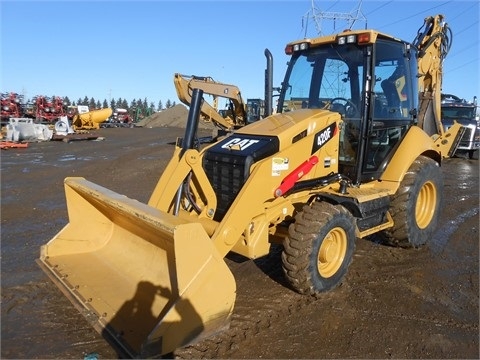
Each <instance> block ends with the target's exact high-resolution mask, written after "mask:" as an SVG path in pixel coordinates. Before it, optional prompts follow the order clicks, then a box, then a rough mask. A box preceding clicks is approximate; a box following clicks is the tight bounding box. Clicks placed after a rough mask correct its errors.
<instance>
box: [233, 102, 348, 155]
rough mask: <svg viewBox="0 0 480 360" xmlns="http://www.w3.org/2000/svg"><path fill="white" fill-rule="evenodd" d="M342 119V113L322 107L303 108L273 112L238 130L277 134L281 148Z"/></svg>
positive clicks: (244, 132)
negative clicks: (279, 112)
mask: <svg viewBox="0 0 480 360" xmlns="http://www.w3.org/2000/svg"><path fill="white" fill-rule="evenodd" d="M340 120H341V117H340V114H339V113H337V112H332V111H328V110H322V109H301V110H296V111H291V112H285V113H281V114H273V115H271V116H269V117H267V118H265V119H262V120H260V121H257V122H254V123H252V124H250V125H247V126H244V127H242V128H241V129H239V130H237V131H236V133H237V134H245V135H258V136H265V135H268V136H276V137H278V139H279V142H280V150H282V149H283V148H284V147H285V146H289V145H290V144H292V143H293V142H295V141H298V140H300V139H301V138H303V137H306V136H308V135H310V134H312V133H315V132H317V131H319V130H320V129H323V128H325V127H326V126H327V125H329V124H331V123H333V122H339V121H340Z"/></svg>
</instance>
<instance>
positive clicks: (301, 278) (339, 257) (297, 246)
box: [282, 202, 356, 295]
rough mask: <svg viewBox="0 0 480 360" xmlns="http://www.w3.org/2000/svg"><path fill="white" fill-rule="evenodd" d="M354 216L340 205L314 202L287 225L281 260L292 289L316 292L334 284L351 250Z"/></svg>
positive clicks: (347, 264) (337, 280) (343, 269)
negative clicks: (287, 233) (288, 226)
mask: <svg viewBox="0 0 480 360" xmlns="http://www.w3.org/2000/svg"><path fill="white" fill-rule="evenodd" d="M355 239H356V237H355V219H354V217H353V216H352V215H351V214H350V212H349V211H348V210H346V209H345V208H344V207H343V206H340V205H335V206H334V205H331V204H329V203H325V202H314V203H313V204H312V205H311V206H305V207H304V208H303V211H301V212H300V213H298V214H297V216H296V217H295V223H293V224H292V225H290V228H289V236H288V237H287V238H286V239H285V242H284V250H283V253H282V264H283V271H284V273H285V277H286V278H287V280H288V282H289V283H290V285H291V286H292V287H293V288H294V289H295V291H297V292H299V293H301V294H311V295H313V294H316V293H320V292H325V291H327V290H330V289H333V288H335V287H336V286H338V285H339V284H340V282H341V280H342V279H343V277H344V276H345V274H346V272H347V269H348V266H349V265H350V263H351V261H352V258H353V252H354V250H355Z"/></svg>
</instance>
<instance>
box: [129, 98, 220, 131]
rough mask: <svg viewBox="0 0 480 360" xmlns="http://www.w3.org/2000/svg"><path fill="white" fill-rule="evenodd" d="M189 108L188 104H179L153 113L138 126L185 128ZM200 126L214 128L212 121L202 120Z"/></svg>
mask: <svg viewBox="0 0 480 360" xmlns="http://www.w3.org/2000/svg"><path fill="white" fill-rule="evenodd" d="M187 118H188V109H187V107H186V106H184V105H181V104H178V105H175V106H172V107H171V108H168V109H165V110H162V111H160V112H157V113H155V114H152V115H150V116H148V117H146V118H145V119H143V120H141V121H139V122H138V123H137V124H136V126H139V127H145V128H154V127H167V126H170V127H180V128H183V127H185V125H186V124H187ZM198 126H199V128H202V129H210V128H213V125H212V124H211V123H205V122H204V121H200V123H199V125H198Z"/></svg>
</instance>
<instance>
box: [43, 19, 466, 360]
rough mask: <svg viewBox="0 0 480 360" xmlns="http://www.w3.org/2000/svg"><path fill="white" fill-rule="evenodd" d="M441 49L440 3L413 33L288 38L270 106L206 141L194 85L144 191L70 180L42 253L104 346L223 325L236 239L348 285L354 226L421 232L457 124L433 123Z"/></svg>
mask: <svg viewBox="0 0 480 360" xmlns="http://www.w3.org/2000/svg"><path fill="white" fill-rule="evenodd" d="M448 47H449V28H448V26H447V25H446V24H445V23H444V19H443V16H442V15H437V16H435V17H430V18H427V19H425V26H424V30H423V31H422V30H421V31H419V36H417V39H416V40H415V41H414V43H413V44H412V43H409V42H406V41H402V40H399V39H397V38H395V37H392V36H389V35H387V34H383V33H380V32H378V31H375V30H356V31H345V32H342V33H339V34H336V35H329V36H325V37H319V38H314V39H302V40H299V41H295V42H291V43H289V44H287V47H286V53H287V54H288V55H290V56H291V59H290V61H289V63H288V69H287V71H286V75H285V79H284V81H283V83H282V89H281V92H280V96H279V98H278V108H277V113H276V114H274V115H270V116H267V117H265V118H264V119H261V120H259V121H256V122H254V123H252V124H248V125H245V126H242V127H240V128H239V129H237V130H234V131H233V132H232V133H231V134H230V135H229V136H226V137H224V138H222V139H219V140H217V141H215V142H213V143H211V144H208V145H206V146H205V147H203V148H201V149H200V148H196V145H195V144H196V143H197V142H196V141H195V136H196V131H197V127H198V121H199V120H200V115H201V113H203V112H204V110H203V108H202V104H204V103H203V94H204V90H202V89H201V87H200V85H197V86H195V87H193V89H192V91H191V99H190V100H188V102H189V104H190V111H189V114H188V119H187V125H186V130H185V136H184V138H183V139H179V140H178V141H177V146H176V148H175V151H174V154H173V156H172V158H171V160H170V162H169V164H168V165H167V167H166V168H165V170H164V171H163V173H162V176H161V178H160V179H159V182H158V184H157V186H156V187H155V189H154V190H153V192H152V194H151V197H150V200H149V201H148V204H143V203H140V202H138V201H136V200H133V199H129V198H127V197H125V196H122V195H119V194H117V193H114V192H113V191H110V190H108V189H105V188H103V187H101V186H99V185H96V184H93V183H91V182H89V181H88V180H86V179H84V178H74V177H71V178H67V179H66V180H65V192H66V198H67V206H68V214H69V223H68V224H67V225H66V226H65V227H64V228H63V229H62V230H61V231H60V232H59V233H58V234H57V235H56V236H54V237H53V239H51V240H50V241H49V242H48V243H47V244H46V245H44V246H42V248H41V256H40V259H39V264H40V265H41V266H42V268H43V269H44V270H45V272H46V273H47V274H49V275H50V276H51V278H52V279H53V280H54V281H55V282H56V284H57V285H58V286H59V288H61V289H62V290H63V291H64V293H66V294H67V295H68V297H69V298H70V299H71V300H72V302H73V303H74V304H75V305H77V306H78V307H79V308H80V309H82V310H81V311H82V312H84V313H86V316H87V317H88V319H89V320H90V321H91V322H92V323H95V326H96V327H97V328H98V329H102V331H104V333H105V334H108V335H109V336H110V338H111V339H113V341H112V343H113V344H115V345H118V346H120V347H121V348H122V349H123V350H124V351H126V352H127V353H128V354H129V355H130V356H134V357H149V356H156V355H159V354H167V353H170V352H172V351H174V350H175V349H176V348H177V347H180V346H184V345H186V344H188V343H190V342H192V341H196V340H198V339H200V338H201V337H202V336H209V335H210V334H212V333H214V332H216V331H218V330H219V329H221V328H222V327H223V326H228V323H229V319H230V316H231V314H232V311H233V307H234V303H235V292H236V290H235V288H236V287H235V280H234V278H233V276H232V274H231V272H230V270H229V269H228V267H227V265H226V264H225V262H224V260H223V258H224V257H225V256H226V255H227V254H228V253H229V252H231V251H233V252H235V253H238V254H241V255H244V256H246V257H248V258H250V259H255V258H258V257H260V256H264V255H266V254H268V253H269V249H270V244H271V243H272V242H281V243H282V244H283V254H282V266H283V269H284V272H285V277H286V279H287V280H288V281H289V283H290V284H291V287H292V288H293V289H295V290H296V291H298V292H300V293H304V294H315V293H321V292H324V291H328V290H331V289H333V288H335V287H336V286H337V285H338V284H340V283H341V281H342V279H343V278H344V276H345V274H346V272H347V269H348V267H349V265H350V263H351V261H352V258H353V253H354V249H355V240H356V239H357V238H365V237H367V236H369V235H371V234H378V235H379V236H381V237H383V238H384V239H385V241H387V242H389V243H391V244H393V245H397V246H402V247H419V246H422V245H424V244H425V243H426V242H427V241H428V240H430V239H431V237H432V236H433V234H434V230H435V227H436V225H437V223H438V220H439V215H440V210H441V207H442V199H443V178H442V172H441V170H440V166H439V165H440V163H441V161H442V158H444V157H448V156H449V155H451V154H453V153H454V151H455V149H456V146H457V145H458V140H459V138H460V136H461V133H462V128H461V126H460V125H458V124H455V125H454V126H452V127H451V128H450V129H449V130H448V131H446V132H444V130H443V128H442V127H441V126H440V127H439V126H438V124H439V116H440V112H439V111H438V106H439V101H440V89H441V74H442V62H443V59H444V57H445V55H446V53H447V52H448ZM266 74H267V78H268V79H270V80H271V78H272V76H271V67H270V66H267V71H266ZM267 83H268V82H267ZM270 83H271V82H270ZM419 85H420V86H419ZM266 93H268V92H266ZM266 100H267V99H266ZM268 104H271V99H270V101H269V102H268ZM269 108H270V107H269V106H266V109H268V110H269ZM220 121H221V120H220ZM224 125H225V127H230V126H231V125H232V124H230V123H228V124H224ZM85 219H88V226H85Z"/></svg>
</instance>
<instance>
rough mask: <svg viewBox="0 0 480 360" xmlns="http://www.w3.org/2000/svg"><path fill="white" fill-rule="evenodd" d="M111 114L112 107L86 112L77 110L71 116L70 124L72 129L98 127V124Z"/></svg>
mask: <svg viewBox="0 0 480 360" xmlns="http://www.w3.org/2000/svg"><path fill="white" fill-rule="evenodd" d="M87 110H88V108H87ZM111 115H112V109H110V108H105V109H97V110H89V111H86V112H81V111H77V113H76V114H75V115H74V116H73V119H72V126H73V128H74V130H92V129H99V128H100V124H101V123H103V122H105V121H106V120H107V119H108V118H109V117H110V116H111Z"/></svg>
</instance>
